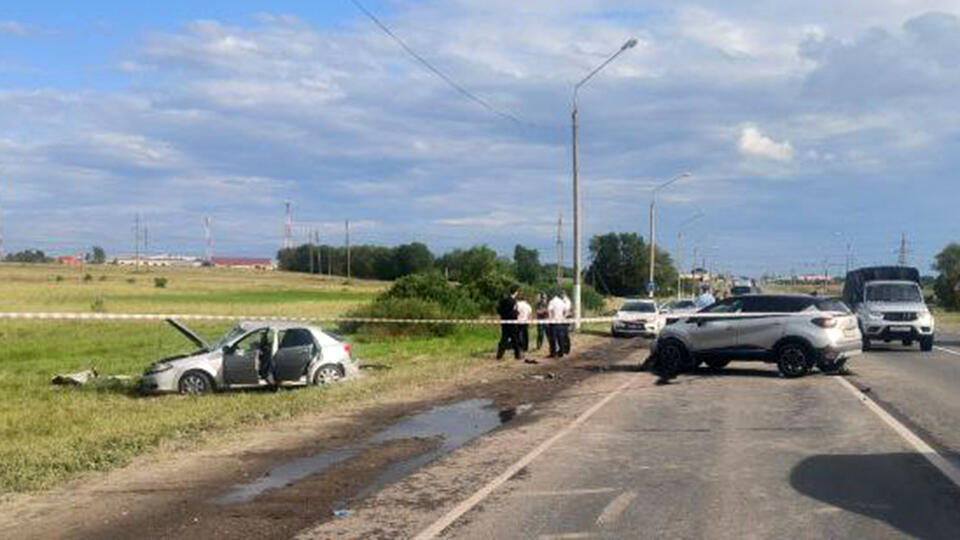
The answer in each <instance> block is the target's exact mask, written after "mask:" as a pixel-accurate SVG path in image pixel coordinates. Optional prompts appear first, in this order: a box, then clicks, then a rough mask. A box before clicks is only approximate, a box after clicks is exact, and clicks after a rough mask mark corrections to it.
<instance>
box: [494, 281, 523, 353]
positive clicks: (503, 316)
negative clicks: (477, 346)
mask: <svg viewBox="0 0 960 540" xmlns="http://www.w3.org/2000/svg"><path fill="white" fill-rule="evenodd" d="M519 293H520V290H519V289H517V288H516V287H512V288H511V289H510V292H509V294H507V295H506V296H504V297H503V298H502V299H501V300H500V303H499V304H498V305H497V314H498V315H500V320H501V321H516V320H517V295H518V294H519ZM518 330H519V326H518V325H517V324H515V323H513V322H504V323H501V324H500V343H498V344H497V360H502V359H503V353H504V351H506V350H507V347H510V348H512V349H513V357H514V358H516V359H517V360H520V359H522V358H523V352H522V351H521V350H520V339H519V333H518Z"/></svg>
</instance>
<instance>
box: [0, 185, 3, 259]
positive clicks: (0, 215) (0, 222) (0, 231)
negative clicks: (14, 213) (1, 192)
mask: <svg viewBox="0 0 960 540" xmlns="http://www.w3.org/2000/svg"><path fill="white" fill-rule="evenodd" d="M0 262H3V197H2V196H0Z"/></svg>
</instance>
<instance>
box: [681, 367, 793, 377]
mask: <svg viewBox="0 0 960 540" xmlns="http://www.w3.org/2000/svg"><path fill="white" fill-rule="evenodd" d="M687 375H697V376H699V377H769V378H772V379H779V378H780V372H779V371H777V368H776V367H773V368H772V369H771V368H766V369H764V368H744V367H729V366H728V367H725V368H723V369H710V368H706V367H698V368H697V369H695V370H693V371H691V372H689V373H687Z"/></svg>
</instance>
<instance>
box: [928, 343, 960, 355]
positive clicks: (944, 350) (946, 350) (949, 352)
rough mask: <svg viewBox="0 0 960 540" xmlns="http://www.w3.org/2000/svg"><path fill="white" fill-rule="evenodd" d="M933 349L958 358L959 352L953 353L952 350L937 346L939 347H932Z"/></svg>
mask: <svg viewBox="0 0 960 540" xmlns="http://www.w3.org/2000/svg"><path fill="white" fill-rule="evenodd" d="M933 348H934V349H936V350H938V351H943V352H945V353H947V354H952V355H954V356H960V351H955V350H953V349H948V348H946V347H941V346H939V345H934V346H933Z"/></svg>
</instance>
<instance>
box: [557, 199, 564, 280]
mask: <svg viewBox="0 0 960 540" xmlns="http://www.w3.org/2000/svg"><path fill="white" fill-rule="evenodd" d="M557 214H558V215H557V286H558V287H559V286H560V284H561V283H562V282H563V213H562V212H558V213H557Z"/></svg>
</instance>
